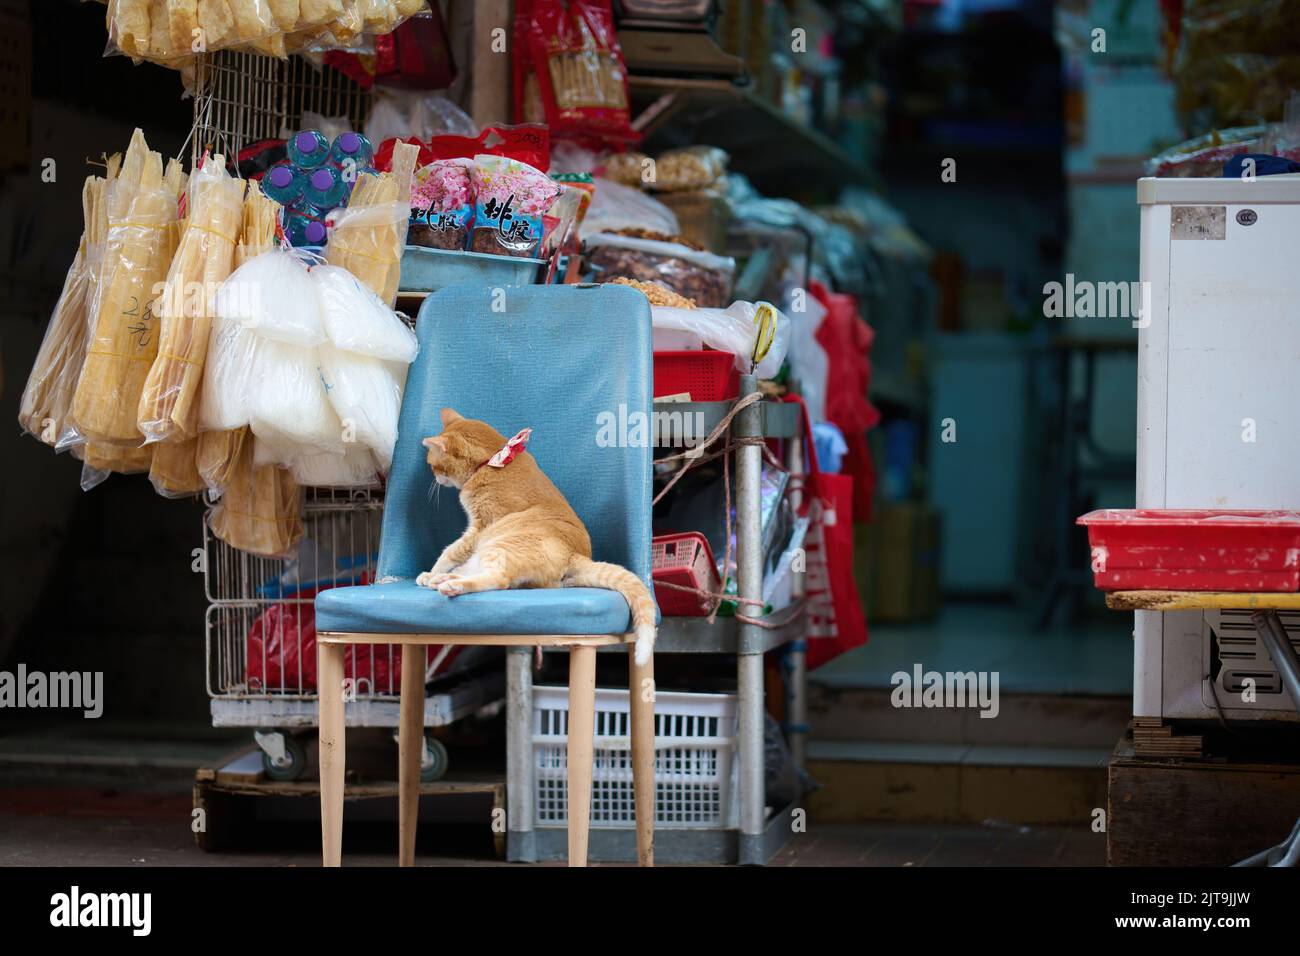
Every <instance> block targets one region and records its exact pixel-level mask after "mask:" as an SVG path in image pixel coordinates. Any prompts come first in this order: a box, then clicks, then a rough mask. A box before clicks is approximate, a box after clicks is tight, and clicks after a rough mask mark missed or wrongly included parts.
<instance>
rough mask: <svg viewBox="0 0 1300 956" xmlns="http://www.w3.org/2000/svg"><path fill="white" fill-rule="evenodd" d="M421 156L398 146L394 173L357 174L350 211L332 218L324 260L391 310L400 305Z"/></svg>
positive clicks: (338, 212) (403, 145)
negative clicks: (413, 188) (414, 180)
mask: <svg viewBox="0 0 1300 956" xmlns="http://www.w3.org/2000/svg"><path fill="white" fill-rule="evenodd" d="M419 155H420V150H419V149H418V148H417V147H415V146H412V145H410V144H409V143H398V144H397V145H396V146H394V147H393V165H392V171H391V172H387V173H379V174H378V175H372V174H370V173H363V174H361V175H360V176H358V177H357V181H356V184H355V185H354V186H353V188H352V195H351V197H350V198H349V199H348V205H347V208H346V209H341V210H335V211H334V212H332V213H331V214H330V221H331V223H332V230H331V233H330V238H329V242H328V243H327V244H326V246H325V258H326V260H327V261H328V262H329V263H330V264H331V265H336V266H342V267H343V268H345V269H347V270H348V271H349V272H351V273H352V274H353V275H354V276H356V277H357V278H358V279H360V280H361V281H362V282H364V283H365V284H366V285H367V286H369V287H370V288H371V289H373V290H374V292H375V294H376V295H378V296H379V298H380V299H381V300H383V302H384V303H385V304H387V305H388V306H390V307H391V306H392V305H393V303H394V302H396V301H397V285H398V279H399V278H400V276H401V271H402V252H403V251H404V250H405V249H406V232H407V224H408V220H409V218H410V215H411V178H412V176H413V175H414V174H415V163H416V159H417V158H418V157H419Z"/></svg>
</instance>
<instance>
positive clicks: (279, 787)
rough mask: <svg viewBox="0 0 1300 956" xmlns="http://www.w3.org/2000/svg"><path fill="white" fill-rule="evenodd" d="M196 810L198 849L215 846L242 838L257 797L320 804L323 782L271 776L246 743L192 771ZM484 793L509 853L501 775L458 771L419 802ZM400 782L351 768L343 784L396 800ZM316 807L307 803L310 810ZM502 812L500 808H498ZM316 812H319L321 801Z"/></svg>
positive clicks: (360, 794)
mask: <svg viewBox="0 0 1300 956" xmlns="http://www.w3.org/2000/svg"><path fill="white" fill-rule="evenodd" d="M193 793H194V809H195V811H201V813H196V819H201V820H202V826H201V827H196V828H195V833H194V839H195V842H196V843H197V844H198V845H199V847H200V849H203V850H205V851H217V850H223V849H226V848H228V847H230V846H232V845H234V844H235V843H236V842H238V836H239V830H240V828H241V825H243V824H246V823H248V822H250V821H251V820H252V818H253V816H254V814H255V809H256V806H255V805H256V803H257V801H258V800H268V799H281V800H295V799H296V800H299V801H302V800H304V798H305V800H306V802H307V803H310V804H318V801H319V800H320V784H319V781H318V780H317V779H316V777H315V773H314V770H313V772H312V774H311V775H310V776H309V777H308V778H306V779H302V780H291V781H280V780H271V779H269V778H267V776H266V774H265V773H264V772H263V770H262V759H261V754H260V751H258V749H257V747H255V746H251V747H245V748H243V749H241V750H238V751H236V752H235V753H233V754H231V755H230V756H229V757H227V758H226V759H224V760H222V761H220V762H219V766H216V767H200V768H199V769H198V770H197V771H195V774H194V791H193ZM465 794H483V795H486V796H489V797H490V798H491V800H492V812H491V814H490V816H488V817H487V818H486V820H485V823H488V824H489V825H490V826H491V827H492V843H493V847H494V849H495V851H496V855H497V858H498V859H504V858H505V852H506V833H505V828H504V827H498V826H496V825H495V823H496V821H498V820H501V821H504V820H505V806H506V784H505V777H504V776H503V775H500V774H490V773H482V772H472V773H471V772H462V773H457V772H456V771H455V770H453V771H451V772H449V773H448V774H447V776H446V777H444V778H443V779H441V780H437V781H434V782H433V783H422V784H421V785H420V797H421V802H424V800H425V798H426V797H441V796H463V795H465ZM397 795H398V793H397V781H396V780H380V779H366V780H359V779H357V778H356V776H355V774H352V773H350V774H349V779H348V781H347V784H346V786H345V789H344V793H343V797H344V799H345V800H348V801H352V800H373V799H376V798H387V799H389V800H393V801H396V799H397ZM311 810H312V807H310V806H305V807H304V812H305V813H310V812H311ZM498 811H499V812H498ZM316 812H317V813H319V808H318V806H317V807H316Z"/></svg>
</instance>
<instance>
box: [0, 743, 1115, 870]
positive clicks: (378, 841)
mask: <svg viewBox="0 0 1300 956" xmlns="http://www.w3.org/2000/svg"><path fill="white" fill-rule="evenodd" d="M0 780H3V783H2V784H0V866H78V867H79V866H142V867H147V866H317V865H318V864H319V860H320V856H319V853H320V843H319V840H320V831H319V828H318V827H319V824H318V823H317V822H316V821H315V820H313V819H310V816H311V814H310V813H304V814H301V815H300V816H301V817H302V818H300V819H293V820H269V821H268V820H258V821H257V822H256V823H254V824H252V827H253V828H254V829H253V830H252V831H251V832H248V833H247V834H244V836H245V837H246V842H248V843H251V845H252V847H253V848H252V849H246V850H240V851H232V852H222V853H205V852H204V851H202V850H200V849H199V848H198V847H197V846H196V845H195V843H194V838H193V834H192V832H191V828H190V827H191V807H192V803H191V796H190V792H189V786H188V783H187V781H186V779H185V778H184V777H183V776H181V775H179V774H162V775H159V774H158V773H156V772H152V771H150V772H139V771H137V772H130V773H121V772H111V773H108V772H105V771H104V770H102V769H100V770H96V771H94V772H90V773H88V772H86V771H84V770H80V769H78V770H72V769H68V768H62V769H59V768H53V769H51V768H44V769H39V770H37V769H34V768H32V767H30V766H29V767H26V768H16V767H14V766H12V765H10V766H8V767H5V768H4V769H3V771H2V772H0ZM304 809H305V810H309V809H310V808H304ZM417 845H418V846H419V848H420V851H421V852H420V853H419V854H418V860H417V862H418V863H419V864H420V865H423V866H497V865H508V864H502V863H500V862H499V861H497V860H496V859H495V858H494V857H493V855H492V845H491V834H490V832H489V830H488V828H487V827H486V826H485V825H482V824H478V825H475V824H472V823H465V822H461V823H430V824H424V825H422V826H421V829H420V835H419V840H418V843H417ZM345 854H346V857H345V858H346V861H347V864H348V865H350V866H387V865H391V864H392V863H393V862H394V859H395V857H396V828H395V825H394V824H393V823H391V822H377V821H364V820H363V821H358V822H355V823H349V824H348V827H347V830H346V842H345ZM1104 862H1105V838H1104V837H1101V836H1098V835H1097V834H1093V833H1091V832H1090V831H1089V830H1088V829H1087V828H1086V827H1016V826H1012V825H1009V824H1005V823H995V822H992V821H990V822H989V823H987V824H985V825H983V826H919V825H900V824H885V823H880V824H863V825H820V824H818V823H817V822H816V820H812V821H810V823H809V827H808V832H807V833H804V834H798V835H795V836H794V837H792V838H791V840H790V841H789V843H788V844H787V845H786V847H785V849H784V850H782V851H781V853H780V854H778V856H777V857H776V858H775V859H773V860H772V864H771V865H773V866H881V867H886V866H989V865H993V866H1101V865H1104Z"/></svg>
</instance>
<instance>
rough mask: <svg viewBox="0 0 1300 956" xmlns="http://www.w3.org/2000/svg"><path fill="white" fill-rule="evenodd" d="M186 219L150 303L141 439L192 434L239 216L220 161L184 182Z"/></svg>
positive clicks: (239, 185) (232, 185) (237, 196)
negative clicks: (154, 336)
mask: <svg viewBox="0 0 1300 956" xmlns="http://www.w3.org/2000/svg"><path fill="white" fill-rule="evenodd" d="M188 208H189V221H188V225H187V226H186V228H185V234H184V236H183V237H182V238H181V243H180V247H179V248H178V249H177V250H176V255H175V256H174V257H173V259H172V263H171V267H170V269H169V270H168V273H167V285H166V287H165V288H164V289H163V293H162V295H161V296H159V298H158V308H157V311H158V320H159V343H158V355H157V357H156V358H155V359H154V362H153V366H152V368H151V369H150V370H149V376H148V378H147V379H146V380H145V385H144V392H143V394H142V395H141V396H140V405H139V409H138V417H137V424H138V426H139V428H140V431H141V433H142V434H143V435H144V436H145V439H146V440H147V441H168V440H172V439H176V438H183V437H191V436H193V435H195V434H196V433H197V431H198V426H199V406H200V401H201V397H202V392H201V387H200V383H201V382H202V379H203V366H204V360H205V358H206V357H207V352H208V338H209V333H210V330H211V326H212V315H213V311H214V299H215V297H216V292H217V289H218V287H219V286H220V285H221V284H222V283H223V282H225V280H226V279H227V277H229V275H230V272H231V268H232V265H233V261H234V252H235V243H236V241H237V240H238V238H239V230H240V226H241V224H242V219H243V211H244V182H243V180H240V179H234V178H232V177H231V176H229V175H228V174H227V173H226V163H225V159H224V157H222V156H214V157H211V158H209V159H208V161H207V162H205V163H204V165H203V168H202V169H200V170H199V171H198V172H197V173H195V174H194V176H193V178H192V180H191V182H190V194H189V204H188Z"/></svg>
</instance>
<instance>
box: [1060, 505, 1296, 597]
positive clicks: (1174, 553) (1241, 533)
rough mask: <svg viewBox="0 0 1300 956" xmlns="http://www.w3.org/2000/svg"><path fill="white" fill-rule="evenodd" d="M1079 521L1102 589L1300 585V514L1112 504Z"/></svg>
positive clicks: (1272, 588)
mask: <svg viewBox="0 0 1300 956" xmlns="http://www.w3.org/2000/svg"><path fill="white" fill-rule="evenodd" d="M1078 523H1079V524H1081V525H1086V526H1087V528H1088V543H1089V545H1091V547H1092V571H1093V581H1094V583H1095V584H1096V586H1097V587H1098V588H1101V589H1102V590H1103V591H1130V590H1131V591H1150V590H1160V589H1166V590H1173V591H1295V590H1300V512H1295V511H1186V510H1164V509H1135V510H1134V509H1129V510H1119V509H1108V510H1104V511H1092V512H1089V513H1088V514H1086V515H1084V516H1083V517H1081V518H1079V522H1078Z"/></svg>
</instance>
